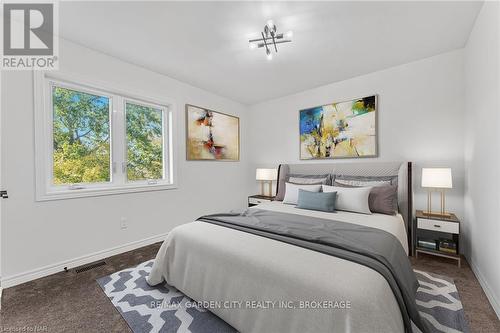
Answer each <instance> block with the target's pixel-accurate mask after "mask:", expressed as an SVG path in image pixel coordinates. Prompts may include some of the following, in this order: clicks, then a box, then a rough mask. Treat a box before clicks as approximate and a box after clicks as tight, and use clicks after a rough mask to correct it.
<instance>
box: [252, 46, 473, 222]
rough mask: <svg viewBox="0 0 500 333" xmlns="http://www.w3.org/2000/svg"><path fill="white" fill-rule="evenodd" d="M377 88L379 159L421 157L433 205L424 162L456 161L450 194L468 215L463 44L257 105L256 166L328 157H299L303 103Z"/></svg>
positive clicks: (419, 199)
mask: <svg viewBox="0 0 500 333" xmlns="http://www.w3.org/2000/svg"><path fill="white" fill-rule="evenodd" d="M297 80H300V78H297ZM374 93H376V94H378V102H379V103H378V121H379V123H378V124H379V126H378V135H379V157H378V158H377V159H376V160H381V161H382V160H385V161H399V160H401V161H413V162H415V189H416V198H415V200H416V205H415V207H416V208H417V209H422V208H425V207H426V192H425V191H422V189H420V187H419V186H418V184H419V183H420V172H421V171H420V168H421V167H423V166H449V167H452V168H453V181H454V189H453V190H451V191H450V193H449V194H448V196H447V199H448V200H447V202H448V208H449V210H451V211H454V212H456V213H457V215H458V216H460V217H463V215H464V214H463V177H464V170H463V158H464V148H463V146H464V139H463V132H464V116H463V113H464V106H463V103H464V97H463V96H464V87H463V52H462V50H457V51H453V52H450V53H445V54H442V55H438V56H435V57H432V58H428V59H424V60H421V61H417V62H413V63H409V64H406V65H402V66H397V67H393V68H390V69H387V70H383V71H379V72H375V73H372V74H368V75H364V76H360V77H356V78H353V79H350V80H346V81H342V82H337V83H333V84H329V85H326V86H322V87H319V88H316V89H311V90H307V91H304V92H301V93H298V94H294V95H290V96H287V97H283V98H280V99H276V100H273V101H269V102H265V103H262V104H258V105H255V106H252V107H251V110H250V112H249V114H248V116H249V117H250V119H249V120H250V124H249V128H251V131H249V132H250V133H249V135H250V136H249V139H248V140H249V146H248V149H249V150H250V151H249V154H250V155H249V157H250V161H251V162H252V164H251V168H250V169H249V173H251V172H252V170H254V168H255V167H257V166H260V165H266V166H269V165H273V164H274V165H277V164H278V163H280V162H289V163H321V162H316V161H300V160H299V123H298V117H299V114H298V112H299V110H300V109H304V108H307V107H312V106H316V105H321V104H327V103H330V102H333V101H343V100H349V99H351V98H355V97H362V96H367V95H370V94H374ZM373 160H374V159H360V160H359V161H361V162H363V161H373ZM331 161H332V160H329V161H328V160H326V161H325V162H327V163H328V162H331ZM337 161H339V162H340V163H341V162H342V161H343V160H337ZM349 161H351V162H352V160H349ZM254 187H255V185H254ZM255 190H256V191H257V190H258V189H257V187H255ZM436 204H438V203H437V202H436Z"/></svg>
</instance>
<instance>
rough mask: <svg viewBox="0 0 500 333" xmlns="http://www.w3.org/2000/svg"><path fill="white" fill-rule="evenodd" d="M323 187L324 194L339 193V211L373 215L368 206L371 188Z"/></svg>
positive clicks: (336, 206)
mask: <svg viewBox="0 0 500 333" xmlns="http://www.w3.org/2000/svg"><path fill="white" fill-rule="evenodd" d="M322 187H323V192H326V193H328V192H337V202H336V203H335V208H336V209H337V210H345V211H348V212H354V213H361V214H371V213H372V212H371V211H370V206H369V204H368V196H369V195H370V191H371V187H338V186H328V185H322Z"/></svg>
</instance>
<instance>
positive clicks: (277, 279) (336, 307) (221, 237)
mask: <svg viewBox="0 0 500 333" xmlns="http://www.w3.org/2000/svg"><path fill="white" fill-rule="evenodd" d="M325 171H328V172H329V173H331V174H334V175H346V174H349V175H352V176H360V177H361V176H367V175H369V176H377V177H378V176H380V177H396V179H397V184H398V208H399V213H398V214H396V215H392V216H390V215H383V214H372V215H362V214H357V213H349V212H336V213H334V214H332V213H325V212H318V211H309V210H303V209H298V208H295V207H294V206H291V205H286V204H283V203H281V202H270V203H265V204H260V205H258V206H255V207H253V208H251V209H249V212H248V213H247V214H248V215H251V218H254V215H256V214H257V215H258V213H259V212H260V213H261V214H263V215H266V216H271V217H272V216H274V215H272V214H281V215H278V216H281V217H287V216H288V217H289V218H290V219H295V220H296V221H301V220H304V221H305V220H308V219H309V220H311V221H313V222H314V221H320V222H321V221H323V222H322V223H325V222H324V221H328V220H331V221H332V222H333V221H335V223H343V224H342V225H349V226H353V228H364V227H367V226H369V227H370V228H372V230H375V229H376V230H380V233H381V234H385V235H390V237H393V238H394V239H396V240H395V242H397V243H398V245H397V246H398V248H400V250H398V251H399V252H401V253H399V252H398V253H397V255H398V256H399V257H401V256H404V260H406V261H407V257H406V255H407V254H408V251H409V241H408V239H409V237H408V235H409V233H410V232H409V229H410V228H409V225H410V223H409V221H411V213H409V212H411V211H412V208H411V202H412V194H411V163H400V162H394V163H341V164H296V165H285V164H282V165H280V168H279V181H278V188H279V187H280V183H281V185H282V184H283V183H284V182H286V180H287V179H288V177H289V175H291V174H296V173H302V174H321V173H324V172H325ZM326 223H327V222H326ZM410 248H411V246H410ZM404 264H405V265H406V262H405V263H404ZM408 264H409V263H408ZM412 273H413V272H412ZM147 280H148V283H149V284H150V285H156V284H158V283H161V282H163V281H166V282H167V283H168V284H170V285H172V286H174V287H176V288H177V289H179V290H181V291H182V292H183V293H185V294H186V295H188V296H189V297H191V298H192V299H194V300H196V301H200V302H205V303H204V304H210V306H209V310H210V311H212V312H213V313H215V314H216V315H217V316H219V317H220V318H222V319H223V320H224V321H226V322H227V323H229V324H230V325H232V326H233V327H234V328H236V329H237V330H238V331H240V332H387V333H390V332H405V331H406V332H409V331H414V332H416V331H419V328H417V326H416V325H415V323H414V321H413V319H412V320H411V326H409V325H408V318H406V319H405V316H406V314H405V313H404V311H402V310H401V300H400V297H398V296H397V293H395V292H394V283H391V282H390V280H389V279H388V278H387V277H386V276H385V275H383V274H381V272H380V271H377V270H375V269H373V268H372V267H369V266H368V265H364V264H360V263H359V262H355V261H350V260H346V259H345V257H344V258H343V257H342V256H335V255H328V254H327V253H325V252H321V251H318V250H311V249H308V248H304V247H302V246H297V244H293V243H290V242H287V241H281V240H280V239H279V238H275V239H272V238H269V237H266V236H262V235H260V234H255V233H251V232H245V231H242V230H238V229H235V228H231V227H227V226H224V225H223V224H217V223H216V224H214V223H203V222H200V221H198V222H193V223H187V224H184V225H181V226H179V227H176V228H175V229H173V230H172V231H171V232H170V233H169V235H168V236H167V239H166V240H165V242H164V243H163V244H162V246H161V248H160V250H159V252H158V254H157V256H156V259H155V262H154V264H153V267H152V271H151V273H150V275H149V277H148V279H147ZM403 282H404V281H403Z"/></svg>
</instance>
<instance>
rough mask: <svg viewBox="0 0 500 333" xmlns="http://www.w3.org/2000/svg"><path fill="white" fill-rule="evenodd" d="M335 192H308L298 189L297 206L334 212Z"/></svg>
mask: <svg viewBox="0 0 500 333" xmlns="http://www.w3.org/2000/svg"><path fill="white" fill-rule="evenodd" d="M336 199H337V192H310V191H305V190H303V189H299V198H298V200H297V208H302V209H310V210H319V211H322V212H329V213H331V212H334V211H335V201H336Z"/></svg>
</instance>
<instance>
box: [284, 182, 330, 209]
mask: <svg viewBox="0 0 500 333" xmlns="http://www.w3.org/2000/svg"><path fill="white" fill-rule="evenodd" d="M285 188H286V190H285V197H284V198H283V203H285V204H292V205H296V204H297V201H298V199H299V190H300V189H302V190H305V191H309V192H319V191H320V190H321V185H319V184H318V185H298V184H292V183H285Z"/></svg>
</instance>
